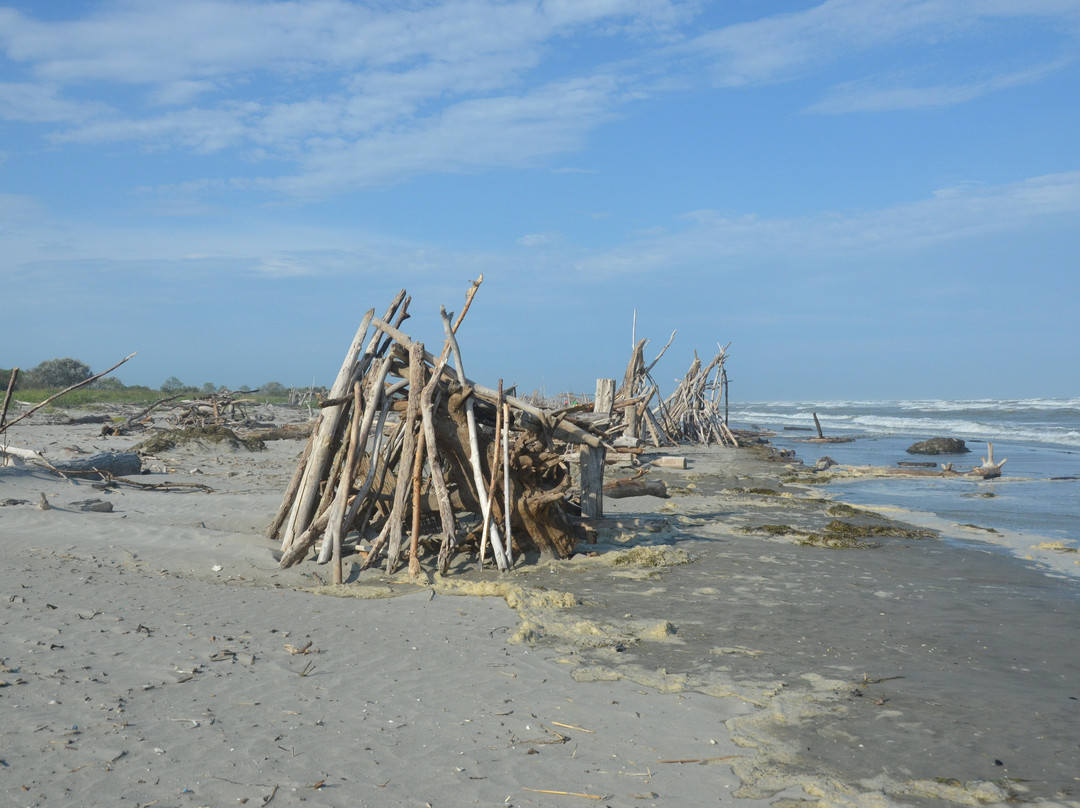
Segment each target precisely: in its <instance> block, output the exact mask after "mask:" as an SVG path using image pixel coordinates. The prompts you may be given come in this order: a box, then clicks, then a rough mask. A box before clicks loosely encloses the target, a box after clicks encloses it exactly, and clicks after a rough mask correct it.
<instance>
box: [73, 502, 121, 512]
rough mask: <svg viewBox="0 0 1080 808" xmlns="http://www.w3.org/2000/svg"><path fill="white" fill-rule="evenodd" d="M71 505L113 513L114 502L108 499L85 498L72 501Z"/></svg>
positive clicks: (81, 508)
mask: <svg viewBox="0 0 1080 808" xmlns="http://www.w3.org/2000/svg"><path fill="white" fill-rule="evenodd" d="M71 507H72V508H77V509H78V510H80V511H87V512H90V513H112V509H113V504H112V503H111V502H109V501H108V500H107V499H84V500H81V501H79V502H72V503H71Z"/></svg>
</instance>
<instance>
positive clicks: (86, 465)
mask: <svg viewBox="0 0 1080 808" xmlns="http://www.w3.org/2000/svg"><path fill="white" fill-rule="evenodd" d="M49 465H50V466H51V468H52V469H54V470H55V471H60V472H78V473H81V474H85V473H87V472H91V473H93V472H96V473H97V474H99V475H100V476H105V475H111V476H113V477H124V476H127V475H128V474H139V473H140V472H141V471H142V460H141V459H140V458H139V455H138V454H137V453H135V452H95V453H94V454H90V455H86V457H76V458H73V459H71V460H54V461H52V462H51V463H50V464H49Z"/></svg>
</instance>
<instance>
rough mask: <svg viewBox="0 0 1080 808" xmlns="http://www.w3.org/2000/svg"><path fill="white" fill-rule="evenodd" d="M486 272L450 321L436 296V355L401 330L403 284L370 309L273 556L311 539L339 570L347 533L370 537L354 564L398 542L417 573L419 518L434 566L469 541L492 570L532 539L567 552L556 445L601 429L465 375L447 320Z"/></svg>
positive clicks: (278, 519) (594, 440) (286, 504)
mask: <svg viewBox="0 0 1080 808" xmlns="http://www.w3.org/2000/svg"><path fill="white" fill-rule="evenodd" d="M482 280H483V277H482V276H481V278H480V280H478V281H476V282H474V283H473V285H472V287H471V288H470V290H469V294H468V296H467V298H466V303H465V307H464V310H463V311H462V313H461V315H460V316H459V317H458V319H457V321H456V323H454V324H451V315H449V314H447V312H446V311H445V309H443V311H442V320H443V326H444V332H445V335H446V340H445V344H444V346H443V348H442V351H441V353H440V355H438V356H433V355H432V354H430V353H428V352H427V351H426V350H425V349H424V345H423V344H421V343H418V342H415V341H413V340H412V339H410V338H409V337H408V336H407V335H406V334H404V333H403V332H402V331H401V330H400V326H401V324H402V322H404V320H405V319H406V317H407V316H408V306H409V302H410V301H409V299H408V298H407V297H406V293H405V291H404V290H402V292H400V293H399V294H398V296H397V297H396V298H395V299H394V301H393V303H392V304H391V305H390V307H389V308H388V309H387V312H386V314H385V315H384V316H383V317H382V318H379V317H376V316H375V313H374V310H371V311H369V312H367V314H366V315H365V317H364V319H363V322H362V323H361V325H360V328H359V330H358V331H357V333H356V337H355V338H354V340H353V342H352V345H351V346H350V348H349V351H348V353H347V354H346V357H345V361H344V363H343V364H342V367H341V371H340V372H339V374H338V376H337V379H336V381H335V382H334V385H333V387H332V388H331V390H330V394H329V398H328V399H327V400H326V401H324V402H322V407H321V413H320V415H319V418H318V420H317V422H316V425H315V428H314V431H313V432H312V435H311V437H310V439H309V440H308V443H307V447H306V449H305V451H304V453H303V456H302V458H301V460H300V462H299V464H298V465H297V468H296V471H295V473H294V475H293V478H292V481H291V483H290V485H289V488H288V490H287V491H286V493H285V496H284V497H283V499H282V503H281V506H280V508H279V509H278V513H277V515H276V516H275V518H274V520H273V522H272V524H271V526H270V529H269V531H268V535H269V536H270V537H271V538H273V539H277V540H280V542H281V551H282V557H281V560H280V564H281V566H282V567H288V566H291V565H293V564H296V563H297V562H299V561H301V560H302V559H303V558H304V557H305V556H306V555H307V553H308V552H309V551H310V550H312V548H313V547H314V546H316V545H317V544H319V543H320V542H321V546H320V549H319V552H318V557H319V559H320V561H322V562H324V563H325V562H327V561H332V562H333V578H334V581H335V583H340V582H341V577H342V558H343V555H344V553H345V552H346V541H352V542H355V543H356V545H357V547H356V548H355V549H357V550H359V544H361V543H364V544H367V543H368V542H370V548H369V549H367V551H366V556H365V558H364V560H363V562H362V564H361V568H369V567H372V566H374V565H375V564H376V563H378V562H379V561H380V560H381V559H384V558H385V565H386V569H387V571H388V572H393V571H394V570H395V569H396V568H397V567H398V565H399V564H401V563H402V560H403V555H407V556H408V563H409V570H410V572H411V573H412V574H413V575H417V574H419V572H420V562H419V555H420V546H419V545H420V535H421V524H425V525H426V526H427V527H428V528H429V529H428V530H425V534H426V535H434V536H435V537H436V538H435V539H434V542H437V544H438V551H437V553H438V568H439V570H440V571H441V572H443V573H445V572H447V571H448V570H449V567H450V562H451V559H452V557H453V555H454V553H455V550H456V549H457V548H458V546H459V545H460V544H461V543H463V542H465V541H470V542H475V543H476V544H478V545H479V554H480V559H481V564H483V563H484V559H485V557H486V556H487V553H488V548H489V547H490V553H491V556H492V557H493V558H494V561H495V564H496V565H497V566H498V568H499V569H500V570H506V569H509V568H510V566H511V565H512V564H513V563H514V559H515V558H516V557H519V556H520V555H521V554H522V553H525V552H529V551H539V552H541V553H550V554H553V555H555V556H557V557H566V556H569V555H570V554H571V553H572V552H573V550H574V546H575V545H576V543H577V541H578V538H579V529H578V527H577V526H576V525H575V524H573V523H572V522H571V520H570V518H569V515H568V511H567V508H566V503H565V498H566V494H567V493H568V491H569V489H570V486H571V479H570V475H569V470H568V468H567V466H566V464H565V463H564V460H563V453H564V449H563V448H562V447H563V446H564V445H565V444H574V445H578V446H583V447H585V448H586V449H592V450H597V451H601V452H602V450H603V447H604V441H603V439H602V437H600V436H598V435H597V434H595V433H594V431H593V430H591V429H589V428H588V427H583V426H580V425H578V424H574V423H572V422H571V421H570V420H569V419H567V418H565V417H563V416H562V415H560V414H556V413H553V412H551V411H545V410H541V409H539V408H537V407H535V406H533V405H530V404H528V403H526V402H525V401H522V400H520V399H518V398H515V397H514V396H510V395H505V394H504V392H503V390H502V383H501V382H500V383H499V389H497V390H492V389H489V388H486V387H483V386H481V385H478V384H476V383H474V382H472V381H470V380H469V379H468V378H467V377H466V376H465V371H464V367H463V365H462V358H461V353H460V350H459V348H458V343H457V339H456V337H455V332H456V330H457V327H458V326H459V325H460V324H461V321H462V318H463V317H464V315H465V313H466V311H467V310H468V308H469V304H470V303H471V301H472V297H473V295H474V294H475V292H476V290H477V288H478V287H479V284H480V282H481V281H482ZM451 355H452V356H453V360H454V367H453V368H451V367H450V366H449V365H448V362H449V359H450V357H451ZM557 441H558V442H559V443H560V444H561V445H560V446H557V445H556V442H557ZM433 526H434V527H435V529H434V530H431V529H430V528H431V527H433ZM406 533H408V541H407V542H406ZM350 549H351V548H350Z"/></svg>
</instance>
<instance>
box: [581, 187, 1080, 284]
mask: <svg viewBox="0 0 1080 808" xmlns="http://www.w3.org/2000/svg"><path fill="white" fill-rule="evenodd" d="M1063 216H1069V217H1077V216H1080V171H1073V172H1066V173H1061V174H1051V175H1047V176H1042V177H1035V178H1032V179H1029V180H1025V181H1022V182H1017V183H1012V184H1008V185H999V186H982V185H974V184H960V185H955V186H952V187H948V188H943V189H940V190H938V191H936V192H935V193H934V194H932V195H930V196H928V197H927V198H925V199H922V200H919V201H916V202H911V203H908V204H903V205H897V206H893V207H889V208H883V209H879V210H872V211H865V212H861V213H853V214H852V213H839V212H823V213H821V214H817V215H812V216H803V217H797V218H790V219H783V218H764V217H758V216H753V215H744V216H727V215H724V214H721V213H718V212H716V211H712V210H699V211H694V212H691V213H688V214H686V215H685V216H684V217H683V218H682V221H681V222H680V223H677V225H678V226H673V227H671V228H669V229H668V230H666V231H664V232H658V233H650V234H648V235H645V236H642V237H639V238H638V239H635V240H631V241H629V242H628V243H626V244H623V245H621V246H620V247H618V248H616V249H614V250H611V251H608V252H604V253H600V254H595V255H591V256H589V257H587V258H581V259H579V260H578V261H577V262H576V263H575V269H576V270H577V271H579V272H582V273H588V274H592V275H595V276H596V277H598V278H605V277H610V276H613V275H626V274H628V273H634V274H642V273H648V272H656V271H660V270H663V271H665V272H692V273H697V272H703V271H706V272H715V271H722V270H721V269H719V267H721V266H722V265H723V263H722V262H727V263H729V264H730V265H732V266H736V267H740V268H742V269H745V264H744V259H747V258H753V260H754V261H766V262H777V261H779V262H781V263H782V264H783V265H786V266H791V267H798V266H800V265H801V264H802V263H804V262H805V261H806V260H808V259H810V258H811V257H814V258H815V259H822V258H824V259H829V258H832V259H838V258H850V257H853V256H854V257H863V258H868V257H870V256H873V255H880V254H882V252H883V251H888V252H890V253H897V252H899V253H904V252H909V251H913V250H919V249H922V248H925V247H927V246H932V245H935V244H943V243H947V242H950V241H956V240H960V239H965V238H969V237H971V236H976V235H990V234H995V233H1009V232H1017V231H1022V230H1024V229H1026V228H1029V227H1031V226H1032V224H1033V223H1034V222H1038V221H1043V220H1048V219H1052V218H1054V217H1063Z"/></svg>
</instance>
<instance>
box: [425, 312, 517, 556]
mask: <svg viewBox="0 0 1080 808" xmlns="http://www.w3.org/2000/svg"><path fill="white" fill-rule="evenodd" d="M441 313H442V319H443V330H444V331H445V332H446V339H447V341H448V342H449V343H450V349H451V350H452V351H453V354H454V363H455V365H456V366H457V375H458V382H459V383H460V384H461V385H462V387H467V386H468V384H469V382H468V379H467V378H466V376H465V366H464V365H463V363H462V361H461V349H460V348H459V347H458V343H457V338H456V337H455V336H454V332H453V329H452V328H451V327H450V317H449V315H448V314H447V313H446V309H445V308H443V309H442V310H441ZM465 419H466V421H467V423H468V426H469V460H470V462H471V463H472V470H473V484H474V485H475V486H476V497H477V500H478V501H479V502H480V510H481V516H482V518H484V519H487V518H488V512H489V511H490V510H491V502H490V501H489V500H488V498H487V490H486V488H485V486H484V470H483V466H482V465H481V462H480V442H479V439H478V438H477V432H476V413H475V412H474V410H473V397H472V396H469V397H468V399H467V400H466V401H465ZM491 549H492V551H493V552H494V553H495V563H496V565H498V567H499V569H500V570H502V571H504V572H505V571H506V570H508V569H509V565H508V564H507V563H506V553H505V552H504V551H503V546H502V541H501V539H500V538H499V529H498V528H497V527H495V526H494V525H493V526H492V529H491Z"/></svg>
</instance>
